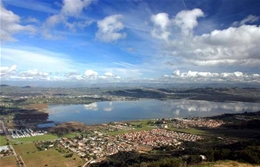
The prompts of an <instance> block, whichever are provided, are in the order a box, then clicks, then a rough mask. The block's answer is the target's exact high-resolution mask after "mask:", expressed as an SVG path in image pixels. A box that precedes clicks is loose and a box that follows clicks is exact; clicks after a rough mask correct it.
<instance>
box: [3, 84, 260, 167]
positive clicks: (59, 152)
mask: <svg viewBox="0 0 260 167" xmlns="http://www.w3.org/2000/svg"><path fill="white" fill-rule="evenodd" d="M1 88H2V89H1V92H0V95H1V99H0V107H1V124H0V125H1V128H0V130H1V133H2V134H3V135H2V136H0V140H1V141H0V146H5V145H7V146H8V147H7V148H8V150H2V151H1V153H0V155H1V158H0V164H1V166H20V167H22V166H27V167H30V166H38V165H39V164H40V165H42V166H120V165H121V166H161V165H163V166H167V164H168V165H169V164H175V166H182V165H183V164H189V165H192V166H198V165H201V166H205V165H206V166H207V165H208V166H221V165H222V166H223V165H224V166H225V165H226V164H235V163H238V162H235V161H227V162H222V161H221V163H220V164H219V163H218V162H219V161H218V160H225V159H229V160H236V161H241V162H246V163H245V166H246V165H248V166H250V165H249V164H248V163H251V164H260V141H259V138H260V129H259V127H260V112H253V113H247V112H245V113H238V114H224V115H220V116H215V117H208V118H201V117H195V118H183V119H174V118H169V119H168V118H165V119H156V120H140V121H128V122H110V123H107V124H102V125H89V126H87V125H85V124H82V123H77V122H67V123H63V124H59V125H57V126H55V127H49V128H45V129H39V128H38V127H37V125H38V124H40V123H46V121H47V114H48V112H47V110H46V107H47V105H48V104H87V103H91V102H96V101H114V100H139V99H160V100H166V99H180V98H188V99H199V100H212V101H245V102H260V89H259V88H237V87H236V88H185V89H184V88H169V89H162V88H131V89H130V88H104V87H102V88H99V87H94V88H35V87H29V86H28V87H22V88H21V87H11V86H7V85H5V86H2V87H1ZM205 145H207V148H205ZM4 148H5V147H4ZM215 161H217V162H215ZM241 162H240V163H238V164H239V165H240V164H242V163H241ZM243 165H244V164H243Z"/></svg>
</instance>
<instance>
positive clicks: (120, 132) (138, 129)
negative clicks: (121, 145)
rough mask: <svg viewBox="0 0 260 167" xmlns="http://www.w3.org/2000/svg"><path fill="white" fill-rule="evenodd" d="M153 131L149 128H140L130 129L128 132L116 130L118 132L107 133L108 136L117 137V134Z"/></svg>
mask: <svg viewBox="0 0 260 167" xmlns="http://www.w3.org/2000/svg"><path fill="white" fill-rule="evenodd" d="M151 129H153V127H151V126H144V127H141V128H135V129H130V130H118V131H113V132H107V134H108V135H112V136H114V135H119V134H123V133H127V132H138V131H142V130H151Z"/></svg>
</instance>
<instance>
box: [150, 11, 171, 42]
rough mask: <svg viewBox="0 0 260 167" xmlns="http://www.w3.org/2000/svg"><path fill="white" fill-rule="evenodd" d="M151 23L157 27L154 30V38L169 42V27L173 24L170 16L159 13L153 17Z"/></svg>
mask: <svg viewBox="0 0 260 167" xmlns="http://www.w3.org/2000/svg"><path fill="white" fill-rule="evenodd" d="M151 21H152V23H153V24H154V25H155V27H154V28H153V30H152V36H153V37H155V38H159V39H163V40H166V41H167V40H168V39H169V37H170V35H171V32H170V30H169V26H170V25H171V22H172V21H171V20H170V19H169V16H168V14H167V13H158V14H156V15H152V17H151Z"/></svg>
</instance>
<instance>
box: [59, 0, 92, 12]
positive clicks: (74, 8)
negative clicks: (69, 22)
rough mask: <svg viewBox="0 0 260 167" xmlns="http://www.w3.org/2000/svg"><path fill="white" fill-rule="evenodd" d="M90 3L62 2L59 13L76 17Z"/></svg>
mask: <svg viewBox="0 0 260 167" xmlns="http://www.w3.org/2000/svg"><path fill="white" fill-rule="evenodd" d="M91 2H92V0H73V1H71V0H63V4H64V5H63V7H62V10H61V13H62V14H64V15H67V16H78V15H79V14H80V13H81V11H82V10H83V9H84V8H86V7H88V6H89V5H90V3H91Z"/></svg>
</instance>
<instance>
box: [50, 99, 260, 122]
mask: <svg viewBox="0 0 260 167" xmlns="http://www.w3.org/2000/svg"><path fill="white" fill-rule="evenodd" d="M48 110H49V118H48V121H54V122H55V123H61V122H69V121H76V122H83V123H85V124H86V125H92V124H102V123H109V122H120V121H131V120H140V119H158V118H184V117H189V116H199V117H206V116H214V115H220V114H224V113H241V112H245V111H247V112H255V111H260V104H259V103H248V102H212V101H202V100H187V99H177V100H165V101H160V100H140V101H112V102H95V103H91V104H85V105H82V104H81V105H49V106H48Z"/></svg>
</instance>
